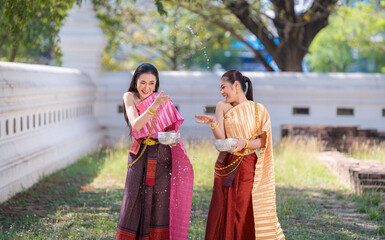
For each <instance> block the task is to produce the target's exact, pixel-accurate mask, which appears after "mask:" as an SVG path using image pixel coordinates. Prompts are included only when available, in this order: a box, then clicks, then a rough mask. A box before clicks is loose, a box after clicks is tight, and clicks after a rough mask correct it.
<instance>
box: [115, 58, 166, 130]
mask: <svg viewBox="0 0 385 240" xmlns="http://www.w3.org/2000/svg"><path fill="white" fill-rule="evenodd" d="M143 73H151V74H152V75H154V76H155V78H156V83H155V92H157V91H158V89H159V73H158V69H156V67H155V66H154V65H152V64H150V63H143V64H141V65H139V67H137V68H136V70H135V72H134V75H133V76H132V79H131V83H130V87H129V88H128V90H127V92H133V93H137V92H138V88H137V84H138V78H139V76H140V75H142V74H143ZM123 115H124V120H126V123H127V126H128V128H129V131H130V134H131V124H130V122H129V121H128V117H127V113H126V105H125V104H124V101H123Z"/></svg>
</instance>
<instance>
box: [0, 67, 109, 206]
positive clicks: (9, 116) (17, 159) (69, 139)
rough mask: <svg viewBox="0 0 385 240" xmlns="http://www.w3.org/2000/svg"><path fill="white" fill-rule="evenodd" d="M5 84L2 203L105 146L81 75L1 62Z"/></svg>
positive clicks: (0, 104) (0, 120) (1, 99)
mask: <svg viewBox="0 0 385 240" xmlns="http://www.w3.org/2000/svg"><path fill="white" fill-rule="evenodd" d="M0 85H1V90H0V91H1V95H0V202H2V201H4V200H6V199H7V198H8V197H10V196H12V195H14V194H15V193H17V192H19V191H20V190H22V189H24V188H28V187H30V186H32V185H33V184H34V183H35V182H36V181H37V180H38V179H39V178H40V177H41V176H43V175H46V174H50V173H51V172H53V171H56V170H58V169H60V168H63V167H65V166H68V165H69V164H71V163H73V162H75V161H76V160H78V159H79V158H80V157H82V156H84V155H85V154H87V153H91V152H93V151H95V150H96V149H97V148H98V147H99V146H100V145H101V144H102V143H103V133H102V129H101V127H100V125H99V124H98V122H97V120H96V118H95V116H94V114H93V111H94V110H93V104H94V102H95V98H96V97H95V92H96V89H97V88H96V86H95V85H94V83H93V82H92V81H91V79H90V78H89V77H88V76H87V75H86V74H84V73H81V72H80V71H79V70H77V69H68V68H59V67H49V66H42V65H31V64H21V63H6V62H0Z"/></svg>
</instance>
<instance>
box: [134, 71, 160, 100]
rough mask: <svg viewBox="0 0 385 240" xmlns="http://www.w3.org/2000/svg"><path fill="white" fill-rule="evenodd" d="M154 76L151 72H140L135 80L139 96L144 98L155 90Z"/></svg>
mask: <svg viewBox="0 0 385 240" xmlns="http://www.w3.org/2000/svg"><path fill="white" fill-rule="evenodd" d="M155 85H156V77H155V76H154V75H153V74H152V73H142V74H140V76H139V77H138V80H137V82H136V88H137V89H138V93H139V98H140V99H141V100H144V99H146V98H147V97H148V96H150V95H151V94H152V93H153V92H154V91H155Z"/></svg>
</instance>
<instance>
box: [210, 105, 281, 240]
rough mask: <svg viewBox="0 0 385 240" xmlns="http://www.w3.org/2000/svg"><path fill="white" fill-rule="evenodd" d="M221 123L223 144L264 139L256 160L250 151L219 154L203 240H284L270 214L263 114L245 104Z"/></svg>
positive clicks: (271, 185) (270, 171)
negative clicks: (223, 133) (224, 140)
mask: <svg viewBox="0 0 385 240" xmlns="http://www.w3.org/2000/svg"><path fill="white" fill-rule="evenodd" d="M223 121H224V128H225V135H226V138H233V137H236V136H240V137H242V138H243V139H248V140H253V139H256V138H257V136H259V135H262V134H264V133H265V134H266V136H267V139H266V145H265V146H264V147H263V148H261V151H260V157H259V159H258V157H257V155H256V153H255V151H253V150H250V149H247V150H243V151H241V152H240V153H235V154H230V153H228V152H221V153H220V154H219V156H218V160H217V162H216V164H215V176H214V189H213V195H212V199H211V204H210V209H209V216H208V219H207V227H206V240H223V239H226V240H248V239H258V240H259V239H285V236H284V235H283V232H282V229H281V226H280V224H279V222H278V218H277V213H276V201H275V178H274V165H273V152H272V136H271V126H270V116H269V113H268V112H267V110H266V108H265V107H264V106H263V105H262V104H259V103H254V102H253V101H245V102H242V103H240V104H238V105H237V106H235V107H233V108H231V109H230V110H229V111H228V112H227V113H226V114H225V116H224V120H223Z"/></svg>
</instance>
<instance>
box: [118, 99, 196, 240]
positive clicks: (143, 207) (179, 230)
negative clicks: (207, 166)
mask: <svg viewBox="0 0 385 240" xmlns="http://www.w3.org/2000/svg"><path fill="white" fill-rule="evenodd" d="M157 95H158V93H153V94H152V95H151V96H149V97H148V98H146V99H145V100H144V101H142V102H141V103H140V104H138V105H137V106H136V109H137V111H138V113H139V115H141V114H143V113H145V112H146V110H147V108H148V107H149V106H150V105H151V104H152V103H153V101H154V100H155V98H156V96H157ZM154 117H156V118H155V121H154V125H153V126H152V122H153V119H154ZM182 122H183V117H182V116H181V115H180V114H179V112H178V111H177V110H176V108H175V106H174V104H173V103H172V101H168V102H167V103H164V104H162V105H161V106H160V107H159V109H158V111H157V114H155V116H153V117H152V118H151V119H150V120H149V121H148V123H147V124H146V125H145V126H144V127H143V128H142V129H141V130H140V131H135V130H133V129H132V135H133V136H134V137H135V139H134V141H133V143H132V146H131V149H130V153H129V157H128V164H129V166H130V167H129V168H128V170H127V177H126V185H125V189H124V195H123V201H122V206H121V210H120V216H119V223H118V230H117V234H116V239H127V240H131V239H132V240H136V239H150V240H158V239H159V240H164V239H183V240H184V239H187V235H188V228H189V221H190V212H191V199H192V188H193V178H194V173H193V169H192V166H191V163H190V160H189V158H188V157H187V154H186V151H185V149H184V146H183V143H182V141H179V143H178V144H177V145H176V146H173V147H170V146H167V145H162V144H159V143H158V142H157V138H158V132H164V131H166V129H170V128H171V130H175V131H176V132H177V131H178V128H179V126H180V125H181V124H182ZM150 132H151V136H150V137H151V138H150V140H146V139H147V137H148V136H149V134H150ZM146 142H147V144H146ZM146 145H147V146H146ZM144 148H145V151H143V149H144ZM142 152H143V153H142ZM141 154H142V156H140V155H141ZM139 156H140V158H138V157H139ZM132 163H133V164H132Z"/></svg>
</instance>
